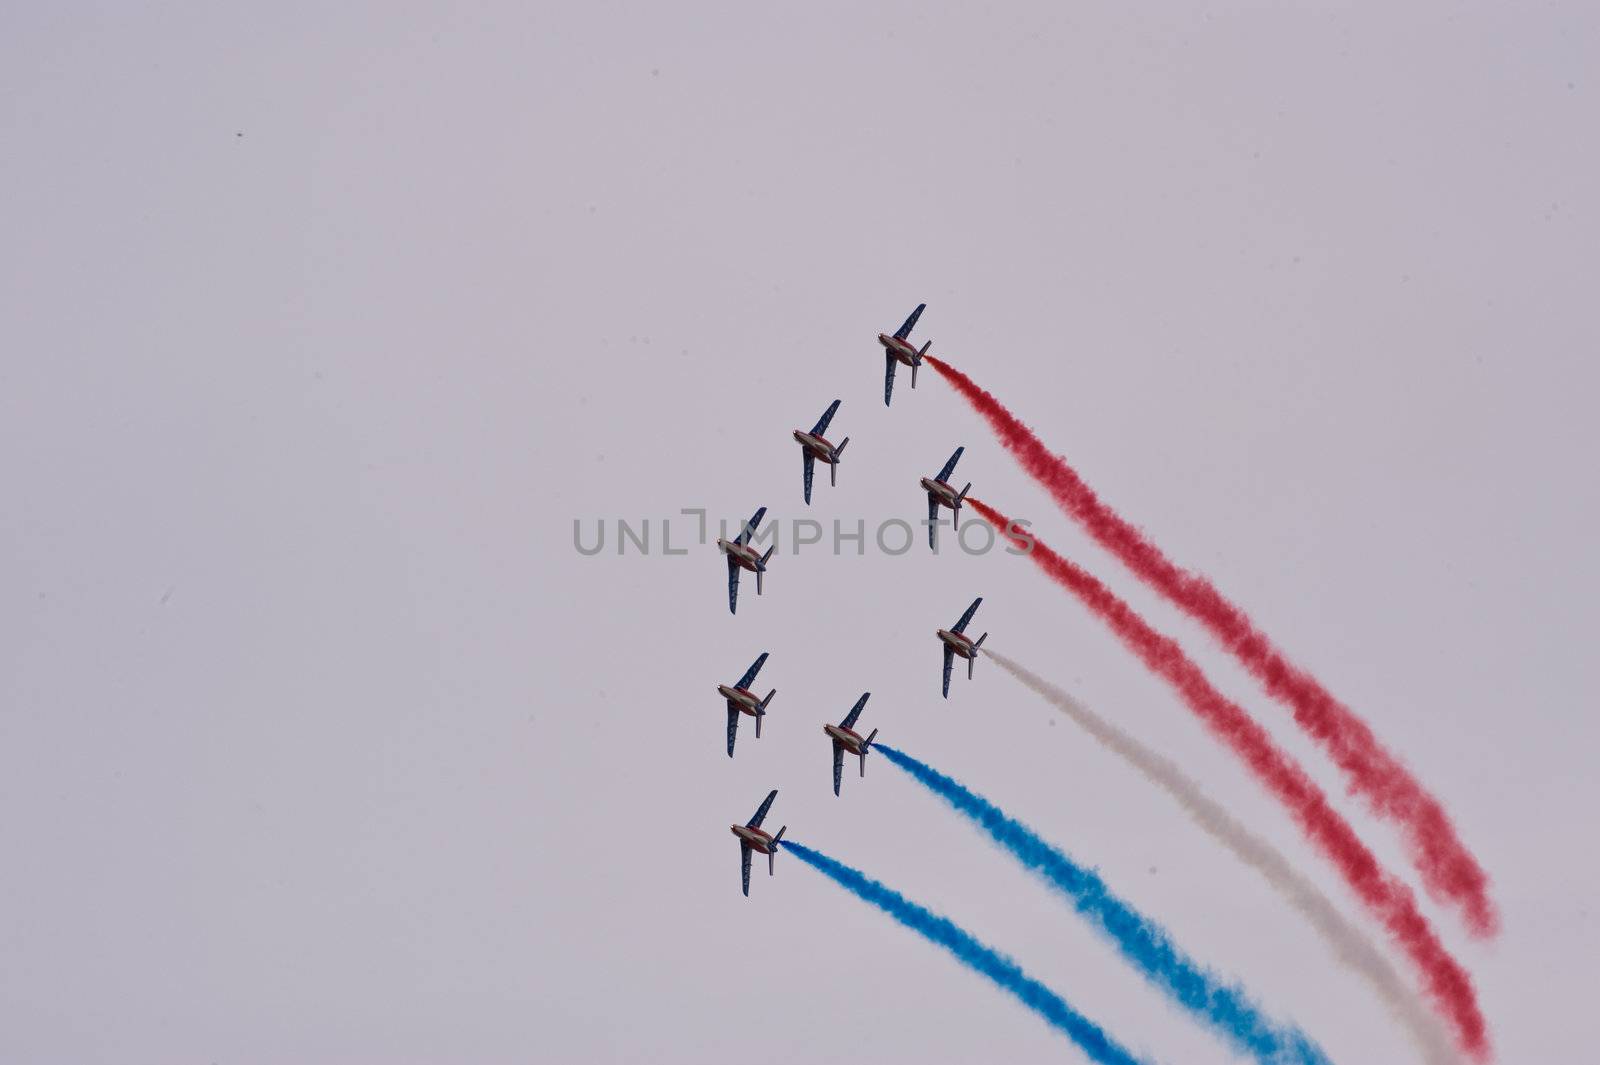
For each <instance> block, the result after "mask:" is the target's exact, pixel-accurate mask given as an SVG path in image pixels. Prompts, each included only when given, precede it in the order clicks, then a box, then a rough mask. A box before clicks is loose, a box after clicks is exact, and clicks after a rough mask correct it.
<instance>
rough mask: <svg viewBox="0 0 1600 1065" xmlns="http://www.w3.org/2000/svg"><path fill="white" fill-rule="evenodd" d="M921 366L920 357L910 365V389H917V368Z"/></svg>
mask: <svg viewBox="0 0 1600 1065" xmlns="http://www.w3.org/2000/svg"><path fill="white" fill-rule="evenodd" d="M921 365H922V358H921V356H918V357H917V360H916V361H915V362H913V363H912V364H911V387H912V388H916V387H917V367H918V366H921Z"/></svg>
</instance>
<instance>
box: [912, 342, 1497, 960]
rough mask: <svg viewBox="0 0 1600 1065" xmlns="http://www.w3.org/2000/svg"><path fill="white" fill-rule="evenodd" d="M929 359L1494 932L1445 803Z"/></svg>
mask: <svg viewBox="0 0 1600 1065" xmlns="http://www.w3.org/2000/svg"><path fill="white" fill-rule="evenodd" d="M926 360H927V362H928V363H930V364H931V365H932V366H933V368H934V369H935V370H937V371H938V372H939V373H940V375H941V376H943V377H944V378H945V380H947V381H949V382H950V384H951V385H952V386H953V387H954V388H955V390H956V391H957V392H959V393H960V394H961V396H962V398H964V399H966V401H967V402H968V403H970V404H971V405H972V407H973V408H974V409H975V410H976V411H977V412H978V413H979V414H981V415H982V416H983V417H984V419H985V420H986V421H987V422H988V423H989V425H990V427H991V428H992V429H993V430H994V432H995V435H997V436H998V437H999V438H1000V442H1001V443H1002V444H1004V445H1005V447H1006V448H1007V450H1009V451H1010V452H1011V453H1012V454H1013V455H1015V456H1016V459H1017V461H1018V462H1019V463H1020V464H1021V465H1022V468H1023V469H1024V470H1026V471H1027V473H1028V475H1029V476H1031V477H1032V478H1033V479H1034V480H1036V481H1038V482H1039V484H1040V485H1041V486H1043V487H1044V488H1045V490H1046V491H1048V492H1049V493H1050V495H1051V497H1052V498H1053V499H1054V500H1055V501H1056V504H1057V505H1058V506H1059V507H1061V509H1062V510H1064V511H1065V512H1066V513H1067V514H1068V515H1069V516H1071V517H1072V518H1073V519H1074V520H1075V521H1077V522H1078V523H1079V524H1080V525H1082V526H1083V527H1084V529H1085V530H1086V531H1087V532H1088V533H1089V535H1090V536H1092V537H1094V539H1095V540H1096V541H1097V542H1098V543H1099V544H1100V545H1101V546H1102V547H1104V548H1105V549H1106V550H1108V551H1110V552H1111V553H1112V554H1114V555H1116V556H1117V558H1118V559H1120V560H1121V561H1122V563H1123V565H1125V566H1127V567H1128V568H1129V569H1130V570H1132V571H1133V572H1134V574H1135V575H1136V576H1138V578H1139V579H1140V580H1142V581H1144V582H1145V583H1146V584H1149V585H1150V586H1151V587H1152V588H1155V589H1156V590H1157V591H1159V592H1160V593H1161V594H1162V595H1164V596H1166V597H1167V598H1168V599H1170V600H1171V601H1172V602H1173V603H1174V604H1176V605H1177V606H1178V607H1180V608H1181V609H1182V610H1183V611H1184V612H1185V613H1187V614H1189V616H1191V617H1193V618H1194V619H1195V620H1197V621H1199V622H1200V623H1201V624H1202V625H1204V626H1205V627H1206V629H1207V630H1208V631H1210V633H1211V634H1212V635H1213V636H1214V637H1215V638H1216V639H1217V640H1218V641H1220V642H1221V643H1222V645H1223V646H1224V647H1226V648H1227V649H1228V651H1229V652H1230V653H1232V654H1233V656H1234V657H1235V658H1237V659H1238V660H1239V662H1240V663H1241V664H1243V665H1244V667H1245V668H1246V669H1248V670H1249V671H1250V673H1251V674H1252V675H1253V676H1254V677H1255V678H1256V680H1257V681H1259V682H1260V683H1261V685H1262V686H1263V687H1264V688H1265V689H1266V691H1267V693H1268V694H1270V695H1271V696H1272V697H1273V698H1275V699H1277V700H1279V701H1280V702H1283V703H1285V704H1287V705H1288V706H1289V708H1290V709H1291V710H1292V711H1293V714H1294V720H1295V722H1296V724H1298V725H1299V726H1300V728H1302V729H1303V730H1305V731H1306V732H1307V733H1308V734H1310V735H1311V736H1312V737H1313V738H1314V739H1316V741H1317V742H1318V743H1319V744H1321V745H1322V747H1323V749H1324V750H1325V751H1327V753H1328V755H1329V756H1330V757H1331V758H1332V759H1333V761H1334V762H1335V764H1337V765H1338V766H1339V768H1340V770H1341V771H1342V772H1344V773H1345V775H1346V776H1347V777H1348V778H1349V780H1350V785H1351V787H1352V788H1353V789H1354V790H1355V791H1357V792H1359V793H1360V794H1362V795H1363V796H1364V797H1365V798H1366V800H1367V802H1368V804H1369V805H1370V806H1371V808H1372V810H1373V811H1374V812H1375V813H1377V814H1378V815H1379V816H1381V817H1386V818H1389V819H1390V820H1393V821H1395V822H1397V823H1398V824H1399V825H1400V826H1401V828H1402V831H1403V833H1404V836H1405V840H1406V845H1407V848H1408V849H1409V851H1410V853H1411V860H1412V863H1413V864H1414V865H1415V866H1416V868H1417V871H1418V872H1419V873H1420V874H1421V876H1422V881H1423V884H1424V885H1425V886H1426V887H1427V889H1428V891H1429V892H1430V893H1432V894H1433V895H1434V896H1435V897H1437V898H1441V899H1448V900H1449V901H1450V902H1452V903H1453V904H1455V905H1456V906H1459V907H1460V908H1461V910H1462V913H1463V916H1464V919H1465V921H1466V924H1467V927H1468V929H1469V930H1470V931H1471V932H1472V933H1473V934H1474V935H1482V936H1488V935H1493V934H1494V933H1495V932H1496V930H1497V929H1498V926H1499V919H1498V917H1497V915H1496V913H1495V908H1494V903H1493V901H1492V900H1491V899H1490V898H1489V877H1488V874H1487V873H1485V872H1484V870H1483V867H1482V866H1481V865H1479V864H1478V861H1477V859H1476V858H1475V857H1473V855H1472V852H1471V851H1469V850H1468V849H1467V847H1466V844H1464V843H1463V842H1462V841H1461V838H1460V836H1459V835H1457V833H1456V829H1455V826H1454V825H1453V824H1452V823H1451V821H1450V815H1449V814H1447V813H1446V812H1445V809H1444V805H1443V804H1442V803H1440V802H1439V800H1438V799H1436V798H1434V796H1433V795H1431V794H1429V792H1428V791H1427V789H1425V788H1424V787H1423V786H1422V784H1421V783H1420V782H1419V781H1418V780H1417V779H1416V777H1414V776H1413V775H1412V774H1411V771H1410V770H1408V769H1407V768H1406V767H1405V766H1404V765H1403V764H1402V763H1401V762H1400V760H1399V759H1398V758H1396V757H1395V756H1394V755H1393V754H1391V753H1390V752H1389V751H1388V750H1387V749H1386V748H1385V747H1384V746H1383V744H1381V743H1380V742H1379V741H1378V738H1377V736H1376V735H1374V734H1373V731H1372V728H1371V726H1369V725H1368V724H1367V723H1366V722H1365V721H1364V720H1362V719H1361V718H1360V717H1358V716H1356V714H1355V713H1354V712H1353V711H1351V710H1350V709H1349V708H1348V707H1346V706H1345V705H1344V704H1342V703H1340V702H1339V700H1338V699H1336V698H1334V697H1333V695H1332V694H1331V693H1330V692H1329V691H1328V690H1327V689H1326V688H1324V687H1323V686H1322V684H1321V682H1320V681H1318V680H1317V679H1316V678H1315V677H1313V676H1312V675H1311V674H1310V673H1307V672H1306V671H1305V670H1303V669H1300V668H1299V667H1298V666H1296V665H1294V664H1293V663H1292V662H1290V661H1289V659H1288V657H1287V656H1286V655H1284V653H1283V652H1282V651H1280V650H1279V649H1278V648H1277V647H1276V646H1275V645H1274V644H1273V643H1272V641H1271V640H1269V639H1268V638H1267V637H1266V635H1265V634H1264V633H1262V632H1261V630H1259V629H1258V628H1256V626H1255V623H1254V622H1252V621H1251V620H1250V618H1249V616H1248V615H1247V614H1245V612H1244V611H1243V610H1241V609H1240V608H1239V607H1238V606H1236V605H1234V604H1233V603H1232V602H1230V601H1229V600H1228V599H1226V598H1225V597H1224V596H1223V595H1222V593H1221V592H1219V591H1217V589H1216V587H1215V586H1213V585H1212V584H1211V582H1210V581H1208V580H1206V579H1205V578H1204V577H1202V576H1199V575H1197V574H1194V573H1190V572H1188V571H1186V570H1183V569H1181V568H1179V567H1178V566H1177V565H1176V564H1175V563H1173V562H1172V560H1171V559H1169V558H1167V556H1166V555H1164V554H1162V552H1161V550H1160V549H1159V548H1157V547H1156V546H1155V544H1153V543H1151V542H1150V541H1149V540H1148V539H1146V538H1145V536H1144V534H1143V533H1142V532H1141V531H1140V530H1139V529H1138V528H1137V527H1135V526H1134V525H1132V524H1130V523H1129V522H1128V521H1127V520H1126V519H1124V518H1123V517H1122V516H1121V515H1120V514H1118V513H1117V512H1116V511H1115V510H1113V509H1112V508H1111V507H1110V506H1108V505H1106V504H1105V503H1103V502H1101V500H1100V497H1099V496H1098V495H1096V494H1095V491H1094V489H1092V488H1090V487H1089V485H1088V484H1087V483H1085V482H1084V480H1083V478H1082V477H1080V476H1079V475H1078V473H1077V471H1076V470H1074V469H1073V468H1072V467H1071V466H1069V465H1068V464H1067V462H1066V460H1065V459H1063V458H1061V457H1060V456H1059V455H1055V454H1052V453H1051V452H1050V450H1049V449H1048V448H1046V447H1045V445H1044V443H1043V442H1042V441H1040V439H1039V438H1038V437H1037V436H1035V435H1034V433H1033V431H1032V430H1031V429H1029V428H1028V427H1027V426H1026V425H1024V424H1023V423H1022V422H1021V421H1020V420H1019V419H1018V418H1017V417H1016V416H1015V415H1013V414H1012V413H1011V412H1010V411H1009V410H1007V409H1006V408H1005V406H1004V405H1002V404H1001V403H1000V401H999V400H997V399H995V397H994V396H993V395H991V394H990V393H989V392H987V391H985V390H984V389H982V388H980V387H979V386H978V385H977V384H976V383H975V382H974V381H973V380H972V379H971V378H970V377H968V376H967V375H966V374H964V373H962V372H961V371H960V370H957V369H956V368H955V367H953V366H951V365H950V364H948V363H946V362H942V361H940V360H939V359H937V358H935V357H934V356H932V355H929V356H926Z"/></svg>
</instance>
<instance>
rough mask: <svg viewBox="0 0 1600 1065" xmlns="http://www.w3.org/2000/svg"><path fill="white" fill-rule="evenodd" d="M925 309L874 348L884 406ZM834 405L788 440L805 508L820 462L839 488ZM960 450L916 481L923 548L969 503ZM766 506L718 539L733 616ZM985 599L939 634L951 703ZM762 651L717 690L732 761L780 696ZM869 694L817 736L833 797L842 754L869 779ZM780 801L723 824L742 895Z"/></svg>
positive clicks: (754, 569)
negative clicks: (826, 756)
mask: <svg viewBox="0 0 1600 1065" xmlns="http://www.w3.org/2000/svg"><path fill="white" fill-rule="evenodd" d="M926 308H927V304H923V303H919V304H917V309H916V310H914V311H912V312H911V314H910V316H909V317H908V318H906V320H905V322H904V324H902V325H901V326H900V328H899V329H897V330H896V331H895V332H894V334H893V335H892V336H891V335H889V334H886V333H879V334H878V343H879V344H881V345H882V346H883V350H884V376H883V403H884V406H888V405H889V400H890V398H891V396H892V395H893V393H894V372H895V366H896V364H899V365H904V366H909V367H911V387H912V388H915V387H917V369H918V367H920V366H921V365H922V361H923V358H924V357H925V356H926V355H927V354H928V349H929V347H930V346H931V342H925V343H923V345H922V347H921V348H918V347H917V346H916V345H915V344H913V343H912V342H911V331H912V330H913V329H914V328H916V325H917V319H918V318H920V317H921V316H922V312H923V311H924V310H925V309H926ZM839 402H840V401H839V400H837V399H836V400H834V401H833V402H832V403H830V404H828V409H827V410H825V411H823V412H822V417H820V418H818V419H817V423H816V424H815V425H813V426H812V427H811V429H810V430H809V431H804V430H800V429H796V430H794V439H795V442H796V443H797V444H799V445H800V458H801V462H802V464H803V468H802V472H803V481H802V490H803V494H804V498H805V501H806V504H807V505H808V506H809V505H810V503H811V484H812V479H813V475H814V474H815V472H816V464H817V463H818V462H822V463H826V464H827V466H828V483H829V485H831V486H837V485H838V483H839V460H840V456H841V455H843V453H844V449H845V445H846V444H848V443H850V438H849V437H845V438H844V439H842V440H840V441H839V443H838V444H834V443H831V442H830V441H829V440H828V438H827V436H826V435H825V434H826V433H827V432H828V426H829V424H830V423H831V422H832V421H833V416H834V415H835V414H836V413H838V411H839ZM963 450H965V449H964V448H959V447H958V448H956V450H955V453H954V454H953V455H951V456H950V459H949V461H948V462H946V463H945V464H944V467H943V468H942V469H940V471H939V473H938V475H937V476H934V477H923V478H921V485H922V490H923V491H924V492H925V493H927V496H928V546H929V547H930V548H934V549H937V546H938V542H937V538H936V528H937V518H938V514H939V508H940V507H944V508H946V509H948V510H949V511H950V527H951V528H952V529H954V528H956V527H957V525H956V523H957V521H959V519H960V515H961V504H962V503H963V502H964V501H965V500H966V498H967V492H969V491H970V490H971V489H972V482H970V481H968V482H967V484H966V486H965V487H963V488H962V489H961V490H960V491H957V490H956V489H955V488H954V487H953V486H952V485H951V483H950V478H951V476H952V475H953V474H954V473H955V468H956V463H957V462H958V461H960V459H961V453H962V451H963ZM766 514H767V508H766V507H761V508H760V509H759V510H757V511H756V512H755V514H754V515H753V516H752V517H751V518H750V520H749V521H748V522H746V523H745V525H744V527H743V528H742V529H741V530H740V531H739V535H738V536H736V537H734V538H733V539H732V540H728V539H726V538H721V537H719V538H718V539H717V548H718V550H719V551H720V552H721V553H722V554H723V555H724V556H725V557H726V559H727V563H728V611H729V613H737V612H738V608H739V571H740V570H748V571H749V572H751V573H754V574H755V575H756V594H757V595H760V594H761V593H762V584H763V578H764V577H765V575H766V572H767V563H768V562H769V561H770V560H771V558H772V554H773V552H774V551H776V550H777V542H776V540H774V542H773V545H772V546H771V547H769V548H767V550H766V552H765V553H762V552H761V551H759V550H758V549H757V548H756V546H755V540H756V538H757V535H758V533H759V530H760V526H761V522H762V519H763V518H765V517H766ZM982 602H983V599H982V598H981V597H980V598H978V599H974V600H973V601H972V605H971V606H969V607H967V609H966V611H965V612H964V613H962V615H961V617H960V619H959V620H958V621H957V622H956V623H955V624H954V625H952V626H951V627H950V628H948V629H938V630H936V631H935V635H937V636H938V638H939V642H940V647H941V651H942V653H943V655H944V679H943V684H942V694H943V696H944V698H946V699H948V698H950V673H951V670H952V669H953V668H954V666H955V659H956V658H957V656H959V657H961V658H964V659H966V662H967V678H968V679H969V680H970V679H971V678H972V670H973V665H974V663H975V662H976V660H977V657H978V651H979V649H980V648H981V647H982V646H983V641H984V640H986V639H988V638H989V634H988V633H987V632H986V633H984V634H983V635H982V636H979V637H978V638H977V639H976V640H973V639H971V638H969V637H968V636H967V635H966V628H967V625H968V623H969V622H971V621H972V616H973V615H974V614H975V613H977V611H978V606H979V604H980V603H982ZM767 655H768V652H766V651H763V652H761V655H760V656H759V657H758V658H757V659H756V660H755V661H754V662H752V663H751V664H750V668H749V669H747V670H745V672H744V675H743V676H742V677H740V678H739V681H738V683H736V684H719V685H717V694H718V695H720V696H722V698H723V701H724V702H725V703H726V704H727V708H728V757H729V758H732V757H733V748H734V741H735V740H736V739H737V738H738V731H739V717H740V715H741V714H745V715H748V716H750V717H753V718H755V719H756V738H757V739H760V738H761V722H762V719H763V718H765V717H766V716H767V706H768V704H770V703H771V702H772V697H773V696H775V695H777V694H778V690H777V689H776V688H773V689H772V690H771V691H769V692H767V694H766V696H765V698H763V697H761V696H758V695H757V694H756V693H755V692H754V691H753V690H752V689H751V685H752V684H754V683H755V679H756V675H757V674H758V673H760V672H761V667H762V666H764V665H766V662H767ZM871 694H872V693H871V692H863V693H862V694H861V698H859V699H857V700H856V704H855V705H854V706H853V707H851V708H850V712H849V713H848V714H846V715H845V716H844V719H843V720H842V721H840V722H839V723H838V724H837V725H834V724H824V725H823V726H822V731H823V733H824V734H825V735H826V736H827V737H828V740H829V742H830V743H831V744H832V745H833V793H834V794H835V795H838V794H839V786H840V783H841V782H842V780H843V778H844V756H845V755H846V754H850V755H854V756H855V757H856V758H858V759H860V766H861V776H862V777H865V776H866V775H867V753H868V752H869V751H870V750H871V749H872V745H873V741H875V740H876V739H877V738H878V730H877V729H873V730H872V731H871V732H870V733H868V734H867V735H865V736H863V735H861V733H859V732H857V731H856V722H857V720H858V719H859V718H860V717H861V712H862V711H863V710H864V709H865V708H866V705H867V700H868V699H869V698H871ZM777 797H778V793H777V791H776V790H774V791H772V792H770V793H769V794H768V795H767V797H766V799H765V800H763V801H762V803H761V806H760V807H759V808H758V809H757V810H756V812H755V816H754V817H752V818H750V820H749V821H747V822H745V823H744V824H742V825H738V824H735V825H731V826H729V827H730V828H731V829H732V831H733V834H734V835H735V836H736V837H738V840H739V875H740V878H741V882H742V885H743V890H744V893H745V895H749V894H750V856H751V855H752V854H757V853H759V854H765V855H766V856H767V875H768V876H771V875H772V874H773V872H774V864H775V862H776V858H777V853H778V846H779V844H780V843H781V841H782V840H783V833H784V832H785V830H786V829H787V827H788V826H784V827H783V828H780V829H778V832H777V834H776V835H771V834H768V833H767V832H766V831H765V830H763V829H762V827H761V823H762V821H763V820H765V819H766V816H767V812H768V811H769V810H770V809H771V808H772V803H773V800H775V799H776V798H777Z"/></svg>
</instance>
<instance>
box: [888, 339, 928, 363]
mask: <svg viewBox="0 0 1600 1065" xmlns="http://www.w3.org/2000/svg"><path fill="white" fill-rule="evenodd" d="M878 343H880V344H882V345H883V346H884V349H885V350H886V351H888V352H889V354H890V355H893V356H894V357H895V358H896V359H898V360H899V361H900V362H903V363H905V364H906V365H907V366H915V365H917V363H918V362H920V361H921V360H922V356H921V355H920V354H919V353H918V351H917V346H916V345H915V344H913V343H911V341H909V340H906V339H904V338H902V337H897V336H890V335H889V334H888V333H879V334H878Z"/></svg>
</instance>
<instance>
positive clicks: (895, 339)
mask: <svg viewBox="0 0 1600 1065" xmlns="http://www.w3.org/2000/svg"><path fill="white" fill-rule="evenodd" d="M927 306H928V305H927V304H926V303H919V304H917V309H916V310H914V311H912V312H911V317H909V318H907V319H906V321H905V324H904V325H902V326H901V327H900V328H899V329H896V330H895V332H894V336H889V335H888V334H887V333H879V334H878V343H880V344H882V345H883V405H884V406H885V407H887V406H888V405H889V396H890V395H891V394H893V392H894V364H895V363H897V362H902V363H905V364H906V365H907V366H909V367H911V387H912V388H916V387H917V367H919V366H921V365H922V357H923V356H924V355H926V354H927V353H928V349H929V348H930V347H932V346H933V341H931V340H930V341H928V342H927V343H925V344H923V345H922V348H921V350H918V349H917V348H916V347H915V346H914V345H913V344H912V343H911V330H913V329H915V328H916V326H917V319H918V318H920V317H922V312H923V309H924V308H926V307H927Z"/></svg>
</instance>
